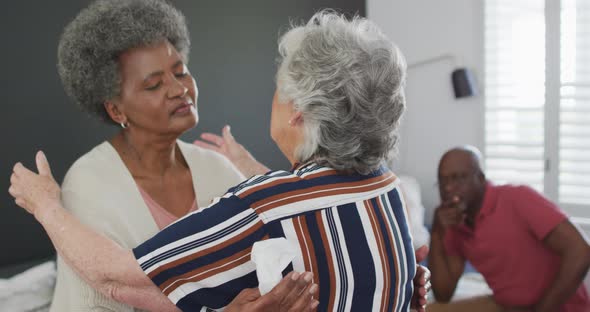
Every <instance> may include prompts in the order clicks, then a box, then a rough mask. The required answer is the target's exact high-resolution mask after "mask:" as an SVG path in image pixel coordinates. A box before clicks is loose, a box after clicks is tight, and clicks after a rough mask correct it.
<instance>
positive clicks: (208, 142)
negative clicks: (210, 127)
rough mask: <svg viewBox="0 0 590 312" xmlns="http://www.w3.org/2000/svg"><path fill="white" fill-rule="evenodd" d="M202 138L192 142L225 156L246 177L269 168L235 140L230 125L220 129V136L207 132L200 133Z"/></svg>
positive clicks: (262, 172) (266, 170)
mask: <svg viewBox="0 0 590 312" xmlns="http://www.w3.org/2000/svg"><path fill="white" fill-rule="evenodd" d="M201 139H202V140H196V141H195V142H193V143H194V144H195V145H197V146H199V147H202V148H204V149H208V150H212V151H215V152H218V153H220V154H222V155H224V156H225V157H227V158H228V159H229V160H230V161H231V162H232V163H233V164H234V166H236V168H238V170H240V172H241V173H242V174H243V175H245V176H246V177H251V176H253V175H256V174H265V173H266V172H268V171H269V169H268V168H267V167H266V166H264V165H263V164H261V163H259V162H258V161H257V160H256V159H255V158H254V157H253V156H252V154H250V152H248V150H247V149H246V148H245V147H244V146H243V145H242V144H240V143H238V142H237V141H236V139H235V138H234V136H233V135H232V134H231V129H230V126H225V127H223V129H222V130H221V136H219V135H217V134H213V133H209V132H205V133H203V134H201Z"/></svg>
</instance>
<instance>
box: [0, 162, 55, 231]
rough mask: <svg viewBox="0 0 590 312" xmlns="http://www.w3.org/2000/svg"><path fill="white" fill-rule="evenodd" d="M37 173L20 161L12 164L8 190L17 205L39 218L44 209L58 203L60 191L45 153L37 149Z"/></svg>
mask: <svg viewBox="0 0 590 312" xmlns="http://www.w3.org/2000/svg"><path fill="white" fill-rule="evenodd" d="M35 161H36V163H37V170H38V171H39V174H36V173H34V172H33V171H31V170H29V169H27V168H26V167H25V166H23V165H22V164H21V163H17V164H16V165H14V168H13V172H12V176H11V177H10V188H9V189H8V192H9V193H10V195H12V197H14V199H15V202H16V204H17V205H19V206H21V207H22V208H24V209H26V210H27V211H28V212H29V213H31V214H32V215H34V216H35V218H37V220H39V215H40V214H41V213H42V212H43V210H44V209H47V208H49V207H54V206H55V204H58V205H59V204H60V201H61V191H60V188H59V185H58V184H57V182H55V179H54V178H53V176H52V175H51V168H50V167H49V163H48V162H47V158H45V154H43V152H41V151H39V152H37V155H36V157H35Z"/></svg>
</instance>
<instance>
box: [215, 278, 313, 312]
mask: <svg viewBox="0 0 590 312" xmlns="http://www.w3.org/2000/svg"><path fill="white" fill-rule="evenodd" d="M312 279H313V274H312V273H310V272H306V273H303V274H300V273H297V272H291V273H289V274H287V276H285V277H284V278H283V279H282V280H281V282H280V283H279V284H278V285H277V286H275V287H274V288H273V289H272V290H271V291H270V292H269V293H268V294H266V295H264V296H260V291H258V288H249V289H244V290H243V291H242V292H240V293H239V294H238V296H236V298H234V300H233V301H232V302H231V303H230V304H229V305H228V306H227V307H226V308H225V311H226V312H300V311H314V310H315V308H316V307H317V306H318V304H319V302H318V301H317V300H315V299H314V296H317V293H318V285H316V284H314V283H312Z"/></svg>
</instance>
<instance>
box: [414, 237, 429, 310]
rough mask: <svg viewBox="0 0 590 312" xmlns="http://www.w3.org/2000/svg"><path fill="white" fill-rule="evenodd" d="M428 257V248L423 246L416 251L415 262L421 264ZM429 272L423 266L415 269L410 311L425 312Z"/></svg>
mask: <svg viewBox="0 0 590 312" xmlns="http://www.w3.org/2000/svg"><path fill="white" fill-rule="evenodd" d="M427 255H428V246H426V245H424V246H422V247H420V248H418V250H416V262H418V263H419V262H422V261H423V260H424V259H426V256H427ZM430 287H431V284H430V270H428V268H427V267H425V266H423V265H419V264H418V266H417V267H416V276H415V277H414V294H413V296H412V304H411V307H412V309H416V311H417V312H425V311H426V303H427V302H428V297H427V294H428V292H429V291H430Z"/></svg>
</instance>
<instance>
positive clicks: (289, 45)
mask: <svg viewBox="0 0 590 312" xmlns="http://www.w3.org/2000/svg"><path fill="white" fill-rule="evenodd" d="M279 52H280V55H281V60H280V65H279V70H278V72H277V88H278V95H279V101H281V102H288V101H293V104H294V106H295V109H296V110H298V111H300V112H302V114H303V123H304V131H305V142H304V143H303V144H302V145H301V146H299V147H298V148H297V151H296V158H297V161H300V162H305V161H309V160H313V161H315V162H317V163H320V164H323V165H327V166H330V167H332V168H334V169H337V170H348V171H351V170H352V171H355V172H358V173H361V174H366V173H369V172H372V171H374V170H376V169H378V168H379V166H380V165H381V164H382V163H383V162H384V161H386V160H387V159H389V157H391V155H392V154H393V153H394V151H395V148H396V143H397V140H398V135H397V130H398V126H399V123H400V118H401V116H402V114H403V112H404V109H405V96H404V90H403V88H404V85H405V76H406V63H405V60H404V58H403V56H402V54H401V52H400V51H399V50H398V49H397V47H396V46H395V45H394V44H393V43H392V42H391V41H390V40H389V39H387V37H386V36H385V35H384V34H383V33H382V32H381V31H380V30H379V28H378V27H377V26H376V25H375V24H374V23H372V22H370V21H368V20H367V19H364V18H360V17H358V16H357V17H354V18H352V19H351V20H347V19H346V18H345V17H344V16H342V15H340V14H336V13H334V12H332V11H321V12H318V13H316V14H315V15H314V16H313V17H312V18H311V20H310V21H309V22H308V23H307V24H306V25H304V26H293V27H292V28H291V29H290V30H289V31H288V32H287V33H285V34H284V35H283V36H282V37H281V38H280V39H279Z"/></svg>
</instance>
